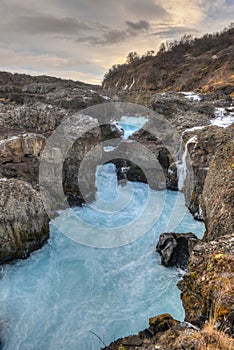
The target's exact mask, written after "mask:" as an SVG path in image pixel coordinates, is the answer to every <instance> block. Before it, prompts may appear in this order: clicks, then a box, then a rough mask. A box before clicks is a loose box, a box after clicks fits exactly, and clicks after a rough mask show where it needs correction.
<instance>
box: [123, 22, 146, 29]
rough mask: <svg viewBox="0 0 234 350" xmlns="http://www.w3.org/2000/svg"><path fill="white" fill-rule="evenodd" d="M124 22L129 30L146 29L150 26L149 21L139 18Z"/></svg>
mask: <svg viewBox="0 0 234 350" xmlns="http://www.w3.org/2000/svg"><path fill="white" fill-rule="evenodd" d="M125 23H126V24H127V26H128V27H129V29H130V30H135V31H140V30H148V29H149V27H150V25H149V22H147V21H144V20H140V21H138V22H135V23H134V22H130V21H125Z"/></svg>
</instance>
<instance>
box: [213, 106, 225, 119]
mask: <svg viewBox="0 0 234 350" xmlns="http://www.w3.org/2000/svg"><path fill="white" fill-rule="evenodd" d="M224 114H225V108H223V107H219V108H215V117H220V118H223V117H224Z"/></svg>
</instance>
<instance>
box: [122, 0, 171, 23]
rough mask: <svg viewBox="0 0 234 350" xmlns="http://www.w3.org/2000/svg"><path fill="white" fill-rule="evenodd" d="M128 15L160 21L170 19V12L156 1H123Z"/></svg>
mask: <svg viewBox="0 0 234 350" xmlns="http://www.w3.org/2000/svg"><path fill="white" fill-rule="evenodd" d="M122 2H124V3H125V8H126V10H127V11H128V13H133V14H135V15H137V16H140V17H141V18H142V17H143V18H148V19H151V20H152V19H154V20H155V19H158V18H167V17H170V15H169V12H168V11H167V10H166V9H165V7H164V6H163V5H161V4H159V3H156V2H155V1H154V0H148V1H142V0H128V1H126V2H125V1H123V0H122Z"/></svg>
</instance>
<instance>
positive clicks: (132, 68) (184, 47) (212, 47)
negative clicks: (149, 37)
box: [103, 27, 234, 94]
mask: <svg viewBox="0 0 234 350" xmlns="http://www.w3.org/2000/svg"><path fill="white" fill-rule="evenodd" d="M233 55H234V28H233V27H231V28H229V29H227V30H224V31H223V32H221V33H215V34H213V35H212V34H207V35H205V36H204V37H203V38H195V39H193V38H191V37H189V36H187V37H186V36H185V37H184V38H182V39H181V41H180V42H179V43H178V42H175V43H173V44H171V46H170V47H168V48H167V49H166V48H165V47H164V48H162V49H161V50H160V51H159V52H158V53H157V55H156V56H152V55H149V56H143V57H141V58H139V57H138V56H136V57H133V59H131V60H130V61H129V62H128V63H126V64H122V65H115V66H113V67H112V68H111V69H110V70H109V72H108V73H107V74H106V76H105V78H104V80H103V88H104V89H109V90H112V91H115V90H117V91H123V90H124V91H127V90H129V91H133V90H135V91H139V90H140V91H142V90H143V91H147V90H154V91H157V92H161V91H168V90H173V91H192V90H196V89H198V90H200V91H203V92H207V91H217V90H219V91H220V90H221V91H223V92H225V93H226V94H231V93H233V86H234V80H233V79H234V76H233V68H234V67H233Z"/></svg>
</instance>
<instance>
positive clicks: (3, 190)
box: [0, 178, 49, 264]
mask: <svg viewBox="0 0 234 350" xmlns="http://www.w3.org/2000/svg"><path fill="white" fill-rule="evenodd" d="M48 237H49V218H48V216H47V213H46V211H45V209H44V205H43V202H42V199H41V196H40V194H39V193H38V192H37V191H35V190H34V189H33V188H32V187H31V185H29V184H28V183H26V182H24V181H20V180H13V179H5V178H2V179H0V242H1V246H0V263H1V264H2V263H6V262H9V261H12V260H14V259H24V258H26V257H28V256H29V254H30V253H31V252H33V251H34V250H36V249H39V248H40V247H42V245H43V244H44V243H45V242H46V240H47V239H48Z"/></svg>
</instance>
